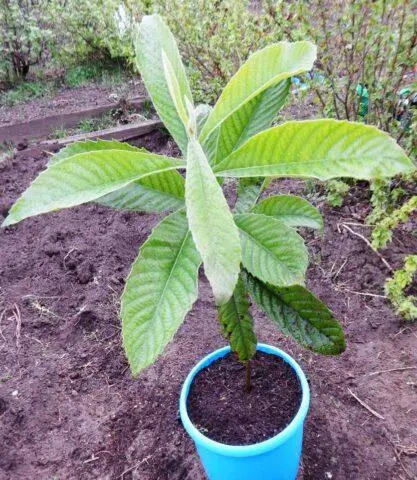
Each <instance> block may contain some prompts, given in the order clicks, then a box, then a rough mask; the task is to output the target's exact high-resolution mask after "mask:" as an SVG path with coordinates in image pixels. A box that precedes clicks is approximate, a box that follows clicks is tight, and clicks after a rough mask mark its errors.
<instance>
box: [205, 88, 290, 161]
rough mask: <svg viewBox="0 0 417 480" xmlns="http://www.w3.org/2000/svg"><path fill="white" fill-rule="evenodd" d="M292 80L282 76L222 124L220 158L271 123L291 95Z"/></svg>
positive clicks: (218, 146) (219, 144)
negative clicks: (289, 93)
mask: <svg viewBox="0 0 417 480" xmlns="http://www.w3.org/2000/svg"><path fill="white" fill-rule="evenodd" d="M290 85H291V81H290V80H289V79H286V80H282V81H281V82H279V83H278V85H274V86H273V87H270V88H268V89H267V90H265V91H264V92H262V93H261V94H259V95H258V96H256V97H255V98H253V99H252V100H250V101H249V102H247V103H245V104H244V105H243V106H242V107H241V108H239V109H238V110H236V112H234V113H233V114H232V115H230V117H228V118H227V119H226V120H225V121H224V122H223V123H222V124H221V126H220V131H219V138H218V142H217V152H216V159H215V161H214V163H215V164H216V163H219V162H220V161H221V160H224V159H225V158H226V157H227V156H228V155H230V154H231V153H232V152H233V151H234V150H236V149H237V148H239V147H240V146H241V145H243V144H244V143H245V142H246V141H247V140H249V138H251V137H252V136H253V135H256V134H257V133H259V132H261V131H262V130H265V128H268V127H270V126H271V124H272V122H273V120H274V119H275V117H276V116H277V114H278V112H279V110H280V109H281V107H282V106H283V105H284V103H285V100H286V98H287V95H288V92H289V89H290Z"/></svg>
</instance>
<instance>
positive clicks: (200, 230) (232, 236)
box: [185, 139, 241, 305]
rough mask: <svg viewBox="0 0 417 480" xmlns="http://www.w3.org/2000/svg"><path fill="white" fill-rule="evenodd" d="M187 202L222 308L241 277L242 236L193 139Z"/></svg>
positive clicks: (192, 229)
mask: <svg viewBox="0 0 417 480" xmlns="http://www.w3.org/2000/svg"><path fill="white" fill-rule="evenodd" d="M185 203H186V208H187V217H188V223H189V225H190V230H191V232H192V234H193V239H194V242H195V244H196V246H197V249H198V251H199V252H200V255H201V257H202V259H203V262H204V271H205V274H206V276H207V278H208V280H209V282H210V285H211V288H212V289H213V293H214V297H215V300H216V303H217V304H218V305H221V304H223V303H225V302H227V301H228V300H229V298H230V297H231V296H232V294H233V290H234V288H235V285H236V282H237V278H238V275H239V270H240V261H241V250H240V241H239V233H238V230H237V228H236V225H235V224H234V221H233V217H232V214H231V212H230V210H229V207H228V205H227V202H226V199H225V198H224V196H223V192H222V189H221V187H220V185H219V184H218V183H217V179H216V177H215V176H214V174H213V171H212V170H211V168H210V165H209V164H208V161H207V158H206V156H205V154H204V152H203V150H202V148H201V146H200V144H199V143H198V142H197V140H194V139H193V140H190V143H189V144H188V154H187V176H186V180H185Z"/></svg>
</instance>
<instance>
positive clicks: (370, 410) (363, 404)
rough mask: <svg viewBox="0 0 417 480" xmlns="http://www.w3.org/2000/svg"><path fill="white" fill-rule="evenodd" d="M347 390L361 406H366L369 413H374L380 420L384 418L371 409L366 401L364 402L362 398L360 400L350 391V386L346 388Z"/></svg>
mask: <svg viewBox="0 0 417 480" xmlns="http://www.w3.org/2000/svg"><path fill="white" fill-rule="evenodd" d="M348 392H349V393H350V394H351V395H352V397H353V398H354V399H355V400H356V401H357V402H359V403H360V404H361V405H362V407H363V408H366V410H368V412H369V413H372V415H374V416H375V417H377V418H379V419H381V420H385V418H384V417H383V416H382V415H381V414H379V413H378V412H376V411H375V410H373V409H372V408H371V407H370V406H369V405H368V404H367V403H365V402H364V401H363V400H361V399H360V398H359V397H358V396H357V395H356V394H355V393H353V392H352V390H351V389H350V388H348Z"/></svg>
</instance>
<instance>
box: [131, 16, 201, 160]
mask: <svg viewBox="0 0 417 480" xmlns="http://www.w3.org/2000/svg"><path fill="white" fill-rule="evenodd" d="M135 48H136V62H137V65H138V69H139V71H140V73H141V75H142V79H143V81H144V83H145V86H146V89H147V90H148V92H149V95H150V97H151V98H152V102H153V104H154V106H155V109H156V111H157V112H158V115H159V116H160V118H161V120H162V121H163V122H164V124H165V126H166V127H167V129H168V130H169V132H170V133H171V135H172V137H173V138H174V140H175V141H176V142H177V144H178V145H179V147H180V149H181V151H182V152H183V153H184V155H185V153H186V152H187V144H188V138H187V133H186V129H185V127H184V124H183V122H182V120H181V118H180V116H179V115H178V112H177V109H176V107H175V105H174V102H173V100H172V97H171V93H170V90H169V87H168V84H167V81H166V78H165V72H164V65H163V60H162V52H163V51H164V52H165V54H166V56H167V58H168V59H169V62H170V65H171V67H172V72H173V74H174V75H175V79H176V83H177V84H178V88H179V92H180V95H181V98H182V100H184V97H186V98H187V99H188V100H189V102H191V103H192V95H191V90H190V86H189V84H188V80H187V75H186V73H185V69H184V66H183V64H182V61H181V57H180V55H179V52H178V47H177V44H176V42H175V39H174V37H173V36H172V34H171V32H170V31H169V28H168V27H167V25H166V24H165V22H164V21H163V20H162V18H161V17H160V16H159V15H148V16H145V17H143V19H142V22H141V24H140V26H139V28H138V32H137V36H136V43H135Z"/></svg>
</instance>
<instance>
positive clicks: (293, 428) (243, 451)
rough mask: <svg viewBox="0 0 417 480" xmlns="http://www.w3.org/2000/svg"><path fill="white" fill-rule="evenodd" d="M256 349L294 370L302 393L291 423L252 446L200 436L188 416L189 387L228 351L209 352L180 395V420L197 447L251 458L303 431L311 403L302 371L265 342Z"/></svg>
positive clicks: (292, 360)
mask: <svg viewBox="0 0 417 480" xmlns="http://www.w3.org/2000/svg"><path fill="white" fill-rule="evenodd" d="M256 349H257V350H259V351H261V352H265V353H269V354H272V355H276V356H278V357H281V358H282V359H283V360H284V361H286V362H287V363H288V364H289V365H290V366H291V367H292V369H293V370H294V371H295V373H296V375H297V377H298V379H299V381H300V384H301V393H302V398H301V404H300V407H299V409H298V411H297V413H296V414H295V416H294V418H293V419H292V420H291V422H290V423H289V424H288V425H287V426H286V427H285V428H284V430H281V432H279V433H278V434H277V435H274V436H273V437H271V438H268V439H267V440H264V441H263V442H259V443H253V444H251V445H227V444H224V443H220V442H216V441H215V440H212V439H211V438H208V437H206V436H205V435H203V434H202V433H201V432H200V431H199V430H198V429H197V428H196V427H195V426H194V424H193V423H192V422H191V420H190V417H189V416H188V412H187V398H188V394H189V392H190V388H191V384H192V382H193V380H194V378H195V376H196V375H197V373H198V372H200V371H201V370H203V369H204V368H206V367H208V366H209V365H210V364H211V363H213V362H214V361H215V360H217V359H218V358H221V357H224V356H225V355H226V354H227V353H229V352H230V351H231V348H230V346H227V347H223V348H220V349H218V350H215V351H214V352H212V353H209V354H208V355H206V356H205V357H204V358H203V359H202V360H200V361H199V362H198V363H197V364H196V365H195V366H194V368H193V369H192V370H191V371H190V373H189V374H188V376H187V378H186V379H185V382H184V384H183V386H182V389H181V396H180V416H181V420H182V423H183V425H184V428H185V430H186V431H187V432H188V434H189V435H190V436H191V438H192V439H193V440H194V441H195V443H196V444H197V445H198V446H199V445H201V446H203V447H205V448H207V449H209V450H211V451H213V452H216V453H218V454H220V455H224V456H230V457H250V456H254V455H260V454H263V453H266V452H269V451H270V450H273V449H275V448H277V447H278V446H280V445H282V444H283V443H284V442H286V441H287V439H289V438H290V437H292V436H293V435H294V434H295V433H296V432H297V431H298V430H299V429H300V428H303V423H304V420H305V417H306V415H307V412H308V407H309V404H310V388H309V386H308V382H307V378H306V376H305V374H304V372H303V371H302V369H301V367H300V366H299V365H298V363H297V362H296V361H295V360H294V359H293V358H292V357H291V356H290V355H288V353H285V352H283V351H282V350H280V349H279V348H277V347H274V346H271V345H267V344H264V343H258V344H257V346H256Z"/></svg>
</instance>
